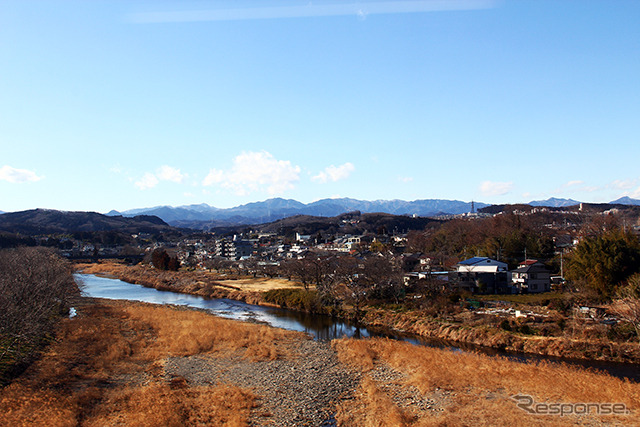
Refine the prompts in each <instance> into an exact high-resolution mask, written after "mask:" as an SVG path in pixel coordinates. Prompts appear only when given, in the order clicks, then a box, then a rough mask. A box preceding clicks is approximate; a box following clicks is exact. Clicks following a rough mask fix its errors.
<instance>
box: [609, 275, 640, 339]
mask: <svg viewBox="0 0 640 427" xmlns="http://www.w3.org/2000/svg"><path fill="white" fill-rule="evenodd" d="M611 308H612V311H613V312H614V313H615V314H616V315H617V316H618V317H620V318H621V319H622V320H624V321H626V322H628V323H630V324H631V325H632V326H633V328H634V329H635V331H636V336H637V338H638V343H639V344H640V273H636V274H634V275H633V276H631V277H630V278H629V280H627V284H626V285H625V286H623V287H621V288H619V289H618V292H617V294H616V298H615V299H614V300H613V304H612V306H611Z"/></svg>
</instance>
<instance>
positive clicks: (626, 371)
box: [74, 273, 640, 382]
mask: <svg viewBox="0 0 640 427" xmlns="http://www.w3.org/2000/svg"><path fill="white" fill-rule="evenodd" d="M74 276H75V278H76V281H77V282H79V283H81V285H82V291H83V294H84V295H86V296H88V297H93V298H106V299H115V300H129V301H141V302H147V303H153V304H175V305H184V306H188V307H194V308H199V309H204V310H208V311H210V312H212V313H213V314H215V315H217V316H221V317H225V318H228V319H234V320H243V321H250V322H260V323H265V324H268V325H271V326H274V327H277V328H283V329H288V330H293V331H300V332H305V333H308V334H309V335H311V336H312V337H313V338H314V339H317V340H322V341H328V340H332V339H335V338H342V337H345V336H346V337H354V338H367V337H386V338H392V339H398V340H404V341H408V342H411V343H413V344H417V345H427V346H430V347H439V348H446V349H449V350H452V351H458V352H461V351H476V352H480V353H483V354H487V355H490V356H504V357H508V358H510V359H513V360H517V361H520V362H525V363H526V362H531V361H538V360H547V361H551V362H562V363H568V364H571V365H577V366H580V367H583V368H592V369H597V370H600V371H605V372H607V373H609V374H611V375H613V376H616V377H619V378H629V379H631V380H633V381H636V382H640V366H638V365H637V364H630V363H617V362H603V361H597V360H582V359H565V358H558V357H552V356H540V355H532V354H528V353H515V352H507V351H501V350H497V349H493V348H488V347H481V346H475V345H471V344H463V343H451V342H446V341H443V340H430V339H424V338H422V337H418V336H408V335H403V334H400V333H397V332H393V331H382V330H377V329H371V328H366V327H359V326H356V325H354V324H353V323H350V322H347V321H344V320H340V319H334V318H332V317H330V316H324V315H318V314H309V313H301V312H298V311H293V310H286V309H281V308H275V307H264V306H260V305H253V304H247V303H245V302H242V301H235V300H231V299H225V298H219V299H206V298H203V297H201V296H197V295H189V294H180V293H176V292H170V291H159V290H157V289H154V288H147V287H144V286H141V285H135V284H131V283H127V282H123V281H121V280H117V279H111V278H107V277H100V276H95V275H92V274H79V273H77V274H75V275H74Z"/></svg>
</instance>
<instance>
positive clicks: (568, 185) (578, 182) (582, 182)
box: [564, 179, 584, 187]
mask: <svg viewBox="0 0 640 427" xmlns="http://www.w3.org/2000/svg"><path fill="white" fill-rule="evenodd" d="M582 184H584V181H580V180H579V179H576V180H574V181H569V182H567V183H566V184H565V185H564V186H565V187H575V186H576V185H582Z"/></svg>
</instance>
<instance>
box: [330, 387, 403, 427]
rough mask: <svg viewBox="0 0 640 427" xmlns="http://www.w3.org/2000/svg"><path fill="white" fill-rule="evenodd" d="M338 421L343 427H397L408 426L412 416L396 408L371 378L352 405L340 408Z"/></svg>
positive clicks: (358, 392)
mask: <svg viewBox="0 0 640 427" xmlns="http://www.w3.org/2000/svg"><path fill="white" fill-rule="evenodd" d="M336 419H337V420H339V422H340V425H343V426H363V427H387V426H388V427H395V426H403V425H408V424H409V423H410V421H411V416H410V415H408V414H407V413H406V412H405V411H403V410H401V409H400V408H398V407H397V406H395V405H394V404H393V402H392V400H391V398H390V397H389V396H387V395H386V394H385V393H384V392H383V391H381V390H380V389H379V388H378V386H377V385H376V383H375V381H373V380H372V379H371V378H369V377H365V378H364V380H363V381H362V383H361V384H360V387H359V388H358V390H357V392H356V395H355V398H354V400H353V401H352V402H351V404H348V403H346V402H345V403H343V404H342V405H340V406H339V407H338V411H337V414H336Z"/></svg>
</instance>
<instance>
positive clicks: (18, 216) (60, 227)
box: [0, 209, 172, 235]
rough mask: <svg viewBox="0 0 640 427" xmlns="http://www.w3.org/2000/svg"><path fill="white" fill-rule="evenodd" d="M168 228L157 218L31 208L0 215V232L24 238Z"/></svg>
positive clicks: (155, 230)
mask: <svg viewBox="0 0 640 427" xmlns="http://www.w3.org/2000/svg"><path fill="white" fill-rule="evenodd" d="M171 230H172V227H171V226H169V225H168V224H167V223H165V222H164V221H163V220H161V219H160V218H158V217H155V216H149V215H140V216H135V217H131V218H125V217H109V216H106V215H102V214H99V213H96V212H63V211H55V210H51V209H32V210H28V211H22V212H11V213H4V214H2V215H0V232H1V231H4V232H8V233H20V234H24V235H37V234H54V233H74V232H95V231H120V232H129V233H140V232H143V233H158V232H162V231H171Z"/></svg>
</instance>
